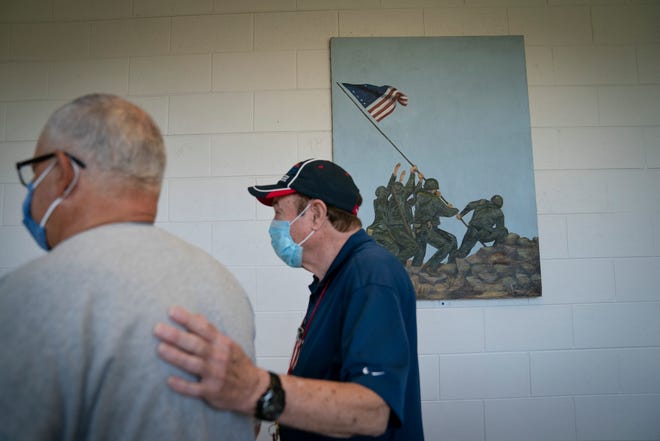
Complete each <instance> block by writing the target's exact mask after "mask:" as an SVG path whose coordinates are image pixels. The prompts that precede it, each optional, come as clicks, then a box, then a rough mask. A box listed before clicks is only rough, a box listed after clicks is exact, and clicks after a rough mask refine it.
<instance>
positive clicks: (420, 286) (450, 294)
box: [331, 37, 541, 300]
mask: <svg viewBox="0 0 660 441" xmlns="http://www.w3.org/2000/svg"><path fill="white" fill-rule="evenodd" d="M331 60H332V78H333V90H332V120H333V129H332V130H333V149H334V150H333V158H334V160H335V161H337V162H338V163H340V164H341V165H343V166H345V167H346V168H347V169H348V170H350V171H351V175H352V176H353V178H354V179H355V181H356V183H357V185H358V187H359V188H360V190H361V192H362V196H363V198H364V200H365V202H364V204H363V206H362V208H361V210H360V217H361V219H362V221H363V223H364V224H365V228H366V230H367V232H368V233H369V234H370V235H371V236H372V237H373V239H374V240H376V241H377V242H378V243H379V244H381V245H382V246H383V247H385V248H387V249H388V250H390V251H391V252H392V253H393V254H394V255H395V256H397V258H398V259H399V260H400V261H401V263H402V264H403V265H404V266H405V267H406V269H407V271H408V273H409V275H410V278H411V280H412V281H413V284H414V286H415V290H416V293H417V299H418V300H450V299H492V298H520V297H537V296H540V295H541V269H540V258H539V244H538V232H537V231H538V230H537V222H536V199H535V191H534V175H533V163H532V149H531V135H530V128H529V108H528V98H527V82H526V76H525V75H526V74H525V61H524V46H523V41H522V37H438V38H335V39H333V40H332V42H331ZM361 81H362V82H361Z"/></svg>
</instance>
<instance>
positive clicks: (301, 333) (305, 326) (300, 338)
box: [287, 280, 330, 375]
mask: <svg viewBox="0 0 660 441" xmlns="http://www.w3.org/2000/svg"><path fill="white" fill-rule="evenodd" d="M329 285H330V280H328V281H327V282H326V283H325V285H324V286H323V290H322V291H321V294H320V295H319V299H318V300H317V301H316V305H314V309H312V313H311V314H310V315H309V318H308V317H305V318H304V319H303V321H302V323H301V324H300V326H299V327H298V331H297V333H296V344H295V345H294V346H293V354H291V361H290V362H289V370H288V372H287V374H289V375H291V373H292V372H293V369H294V368H295V367H296V364H298V357H299V356H300V350H301V349H302V345H303V342H304V341H305V337H306V336H307V332H308V331H309V326H310V325H311V324H312V320H314V316H315V315H316V310H317V309H318V307H319V305H320V304H321V300H323V296H324V295H325V292H326V291H327V290H328V286H329Z"/></svg>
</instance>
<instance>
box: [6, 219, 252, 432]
mask: <svg viewBox="0 0 660 441" xmlns="http://www.w3.org/2000/svg"><path fill="white" fill-rule="evenodd" d="M173 305H180V306H183V307H185V308H187V309H189V310H190V311H193V312H196V313H203V314H204V315H206V317H207V318H208V319H209V321H210V322H211V323H213V324H214V325H215V326H216V327H217V328H218V329H220V330H221V331H222V332H224V333H226V334H227V335H229V336H230V337H231V338H233V339H234V340H235V341H236V342H237V343H239V344H240V345H241V346H242V347H243V349H244V350H245V352H246V353H247V354H248V355H249V356H250V357H252V358H253V359H254V333H255V331H254V315H253V311H252V308H251V306H250V303H249V301H248V298H247V296H246V295H245V292H244V290H243V289H242V288H241V286H240V285H239V283H238V282H237V281H236V279H235V278H234V277H233V276H232V275H231V274H230V273H229V271H228V270H227V269H225V268H224V267H223V266H222V265H221V264H220V263H218V262H217V261H216V260H214V259H213V258H212V257H210V256H209V255H207V254H206V253H204V252H203V251H201V250H199V249H197V248H195V247H193V246H191V245H189V244H187V243H185V242H183V241H182V240H180V239H178V238H176V237H174V236H173V235H171V234H169V233H167V232H165V231H163V230H161V229H159V228H157V227H154V226H152V225H148V224H130V223H123V224H112V225H106V226H102V227H98V228H94V229H92V230H88V231H85V232H83V233H81V234H78V235H76V236H74V237H72V238H70V239H68V240H66V241H64V242H62V243H61V244H59V245H58V246H57V247H56V248H55V249H54V250H52V251H51V252H50V253H48V254H46V255H44V256H42V257H40V258H38V259H36V260H34V261H32V262H30V263H28V264H26V265H24V266H22V267H20V268H18V269H17V270H15V271H14V272H12V273H9V274H7V275H6V276H5V277H3V278H2V279H0V336H1V337H0V338H1V341H2V350H1V351H0V440H2V441H37V440H38V441H47V440H94V441H102V440H108V441H124V440H140V441H166V440H195V441H197V440H210V439H213V440H249V439H252V440H253V439H254V432H253V425H252V421H251V419H250V418H248V417H245V416H242V415H238V414H235V413H232V412H221V411H217V410H213V409H211V408H210V407H209V406H207V405H206V404H205V403H204V402H203V401H201V400H198V399H193V398H189V397H184V396H182V395H178V394H177V393H175V392H173V391H172V390H171V389H170V388H169V387H168V386H167V384H166V379H167V377H168V376H169V375H180V376H184V374H183V373H182V372H181V371H178V370H177V369H175V368H173V367H171V366H169V365H168V364H166V363H165V362H163V361H162V360H160V359H159V358H158V355H157V352H156V347H157V344H158V341H157V339H156V338H155V337H154V336H153V327H154V325H155V324H156V323H157V322H159V321H167V311H168V309H169V308H170V307H171V306H173Z"/></svg>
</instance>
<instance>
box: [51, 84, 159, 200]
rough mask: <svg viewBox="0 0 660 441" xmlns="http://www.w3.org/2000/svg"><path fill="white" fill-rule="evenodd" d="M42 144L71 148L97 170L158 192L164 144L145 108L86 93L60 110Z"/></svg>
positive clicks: (102, 95) (55, 147)
mask: <svg viewBox="0 0 660 441" xmlns="http://www.w3.org/2000/svg"><path fill="white" fill-rule="evenodd" d="M39 142H40V144H46V146H45V148H46V149H47V150H50V151H52V150H58V149H61V150H63V151H66V152H69V153H71V154H73V155H74V156H76V157H78V158H79V159H81V160H82V161H83V162H85V163H86V165H87V168H88V169H89V170H90V171H91V172H94V173H97V174H100V175H102V177H107V178H110V179H116V180H118V181H119V182H121V185H126V184H128V185H129V186H132V187H139V188H142V189H144V190H148V191H156V192H158V191H160V186H161V183H162V180H163V174H164V172H165V161H166V158H165V156H166V155H165V145H164V143H163V137H162V135H161V133H160V130H159V129H158V126H157V125H156V123H155V122H154V121H153V119H151V117H150V116H149V115H148V114H147V113H146V112H145V111H144V110H142V109H140V108H139V107H137V106H136V105H135V104H132V103H130V102H128V101H126V100H125V99H123V98H120V97H118V96H114V95H107V94H91V95H85V96H82V97H80V98H77V99H75V100H73V101H71V102H70V103H68V104H65V105H64V106H62V107H60V108H59V109H57V110H56V111H55V112H54V113H53V115H52V116H51V117H50V118H49V119H48V122H47V123H46V125H45V127H44V129H43V131H42V132H41V136H40V138H39Z"/></svg>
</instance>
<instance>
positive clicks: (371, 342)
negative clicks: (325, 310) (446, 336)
mask: <svg viewBox="0 0 660 441" xmlns="http://www.w3.org/2000/svg"><path fill="white" fill-rule="evenodd" d="M342 359H343V363H342V372H341V376H342V379H343V380H344V381H350V382H353V383H358V384H361V385H363V386H365V387H367V388H369V389H371V390H372V391H374V392H375V393H377V394H378V395H379V396H380V397H381V398H383V400H384V401H385V402H386V403H387V404H388V405H389V407H390V409H391V411H392V413H393V414H394V416H395V417H396V418H395V419H394V420H393V421H394V422H395V424H397V425H398V424H401V423H402V422H403V415H404V402H405V385H406V383H407V381H406V380H407V377H408V371H409V368H410V344H409V339H408V335H407V332H406V326H405V321H404V317H403V315H402V310H401V305H400V302H399V299H398V296H397V295H396V292H395V290H394V289H393V288H392V287H390V286H383V285H374V284H372V285H368V286H366V287H364V288H361V289H359V290H357V291H355V292H353V293H352V294H351V297H350V303H349V305H348V308H347V311H346V316H345V320H344V325H343V328H342Z"/></svg>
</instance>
